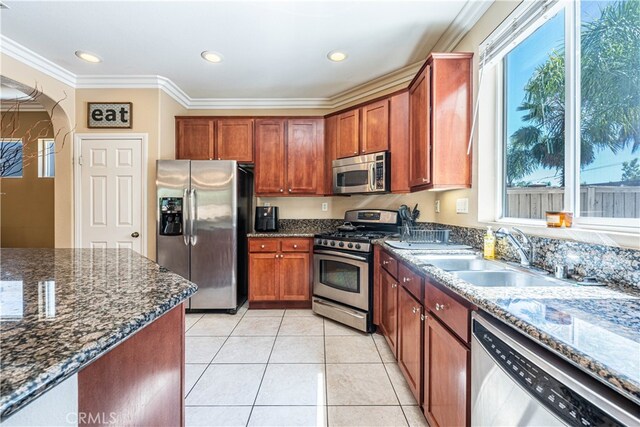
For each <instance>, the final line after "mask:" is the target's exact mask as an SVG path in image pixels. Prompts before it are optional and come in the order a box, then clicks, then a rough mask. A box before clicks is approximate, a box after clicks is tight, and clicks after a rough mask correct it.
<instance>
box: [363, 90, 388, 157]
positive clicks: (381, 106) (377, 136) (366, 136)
mask: <svg viewBox="0 0 640 427" xmlns="http://www.w3.org/2000/svg"><path fill="white" fill-rule="evenodd" d="M361 110H362V139H361V141H360V154H369V153H376V152H378V151H387V150H388V149H389V100H388V99H383V100H382V101H378V102H374V103H373V104H369V105H365V106H364V107H362V108H361Z"/></svg>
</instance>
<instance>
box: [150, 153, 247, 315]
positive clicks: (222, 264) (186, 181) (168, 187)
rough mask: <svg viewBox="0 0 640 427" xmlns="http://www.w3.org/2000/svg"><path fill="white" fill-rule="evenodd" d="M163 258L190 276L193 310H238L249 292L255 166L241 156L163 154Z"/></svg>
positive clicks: (158, 252)
mask: <svg viewBox="0 0 640 427" xmlns="http://www.w3.org/2000/svg"><path fill="white" fill-rule="evenodd" d="M156 187H157V192H158V194H157V200H156V201H157V208H156V209H157V231H156V236H157V245H156V260H157V262H158V264H160V265H161V266H163V267H166V268H168V269H169V270H171V271H173V272H175V273H177V274H179V275H181V276H183V277H184V278H187V279H189V280H191V281H192V282H194V283H196V284H197V285H198V292H197V293H196V294H195V295H194V296H193V297H191V299H190V301H189V307H188V308H189V309H190V310H209V309H210V310H227V311H229V312H232V313H234V312H235V311H236V310H237V309H238V307H239V306H240V305H242V303H243V302H244V301H246V298H247V280H248V279H247V275H248V272H247V268H248V254H247V252H248V251H247V233H248V232H250V228H251V220H250V219H251V212H252V209H251V204H252V199H253V177H252V172H251V171H250V170H247V169H245V168H243V167H241V166H238V163H237V162H236V161H227V160H158V162H157V179H156Z"/></svg>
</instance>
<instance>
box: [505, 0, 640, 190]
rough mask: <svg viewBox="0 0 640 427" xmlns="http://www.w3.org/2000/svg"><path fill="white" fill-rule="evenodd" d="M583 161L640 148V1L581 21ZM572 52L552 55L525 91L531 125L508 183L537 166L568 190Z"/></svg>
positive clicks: (516, 140) (511, 151)
mask: <svg viewBox="0 0 640 427" xmlns="http://www.w3.org/2000/svg"><path fill="white" fill-rule="evenodd" d="M581 37H582V43H581V47H582V54H581V95H580V96H581V110H580V114H581V117H580V137H581V143H580V154H581V156H580V164H581V166H585V165H588V164H590V163H592V162H593V161H594V160H595V157H596V154H597V153H598V152H599V151H601V150H605V149H609V150H611V151H612V152H613V153H617V152H619V151H620V150H622V149H624V148H626V147H628V146H629V145H631V146H632V152H634V153H635V152H636V151H637V150H638V148H639V147H640V1H638V0H631V1H624V0H622V1H618V2H615V3H611V4H609V5H607V6H606V7H604V8H603V9H602V10H601V15H600V17H599V18H598V19H595V20H593V21H591V22H585V23H583V24H582V31H581ZM564 70H565V53H564V51H555V50H554V51H552V52H551V53H550V54H549V57H548V59H547V60H546V62H545V63H543V64H541V65H540V66H538V68H537V69H536V71H535V73H534V74H533V76H532V77H531V78H530V79H529V81H528V82H527V85H526V87H525V93H526V95H525V99H524V100H523V102H522V104H521V105H520V106H519V107H518V111H523V112H524V116H523V117H522V120H523V121H524V122H526V123H527V124H526V125H525V126H523V127H521V128H520V129H518V130H517V131H515V132H514V133H513V134H512V135H511V136H510V139H509V144H508V145H509V146H508V150H507V181H508V184H511V183H513V182H515V180H517V179H520V178H522V177H524V176H526V175H527V174H529V173H531V172H532V171H534V170H535V169H536V168H537V167H538V166H542V167H544V168H547V169H552V170H554V169H555V171H556V172H557V173H558V174H560V176H561V181H562V185H564V140H565V138H564V123H565V102H564V101H565V99H564V94H565V73H564Z"/></svg>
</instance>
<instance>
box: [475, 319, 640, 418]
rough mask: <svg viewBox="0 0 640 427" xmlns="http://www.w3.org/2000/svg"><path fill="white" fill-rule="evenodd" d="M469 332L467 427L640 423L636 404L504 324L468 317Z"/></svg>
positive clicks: (492, 320) (638, 408)
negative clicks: (470, 340)
mask: <svg viewBox="0 0 640 427" xmlns="http://www.w3.org/2000/svg"><path fill="white" fill-rule="evenodd" d="M472 331H473V340H472V342H471V399H472V400H471V425H474V426H483V427H484V426H545V427H549V426H563V425H569V426H581V427H588V426H619V425H623V426H625V425H626V426H638V425H640V418H639V417H640V406H638V405H637V404H635V403H634V402H632V401H631V400H629V399H626V398H625V397H623V396H622V395H620V394H618V393H616V392H615V391H613V390H612V389H610V388H608V387H607V386H605V385H604V384H602V383H600V382H599V381H597V380H596V379H594V378H592V377H591V376H589V375H588V374H586V373H585V372H583V371H581V370H579V369H578V368H576V367H575V366H573V365H572V364H571V363H569V362H568V361H566V360H564V359H562V358H560V357H559V356H557V355H555V354H553V353H552V352H550V351H548V350H547V349H545V348H543V347H542V346H541V345H539V344H536V343H535V342H534V341H532V340H531V339H529V338H527V337H526V336H525V335H523V334H521V333H519V332H517V331H516V330H514V329H512V328H511V327H509V326H507V325H506V324H504V323H502V322H499V321H498V320H496V319H494V318H491V317H490V316H489V315H486V314H479V313H474V314H473V316H472Z"/></svg>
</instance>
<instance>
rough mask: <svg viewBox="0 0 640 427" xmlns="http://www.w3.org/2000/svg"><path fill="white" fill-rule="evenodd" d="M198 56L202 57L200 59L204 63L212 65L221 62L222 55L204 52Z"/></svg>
mask: <svg viewBox="0 0 640 427" xmlns="http://www.w3.org/2000/svg"><path fill="white" fill-rule="evenodd" d="M200 56H202V59H204V60H205V61H209V62H213V63H214V64H217V63H218V62H222V55H220V54H219V53H216V52H211V51H209V50H205V51H204V52H202V53H201V54H200Z"/></svg>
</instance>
